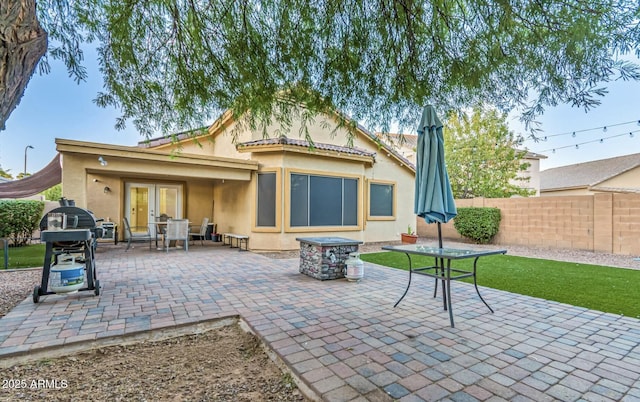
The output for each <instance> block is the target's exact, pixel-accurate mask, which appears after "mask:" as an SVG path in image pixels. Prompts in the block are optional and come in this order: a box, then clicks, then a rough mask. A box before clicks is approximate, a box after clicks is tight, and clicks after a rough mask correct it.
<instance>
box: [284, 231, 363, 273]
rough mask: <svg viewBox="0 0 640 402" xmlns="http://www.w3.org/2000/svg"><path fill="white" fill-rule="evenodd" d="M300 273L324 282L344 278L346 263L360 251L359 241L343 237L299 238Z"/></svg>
mask: <svg viewBox="0 0 640 402" xmlns="http://www.w3.org/2000/svg"><path fill="white" fill-rule="evenodd" d="M296 240H297V241H299V242H300V273H303V274H305V275H308V276H310V277H312V278H315V279H320V280H322V281H324V280H327V279H340V278H344V267H345V265H344V263H345V261H346V260H347V258H349V254H350V253H354V252H357V251H358V245H359V244H362V242H361V241H359V240H352V239H345V238H343V237H298V238H296Z"/></svg>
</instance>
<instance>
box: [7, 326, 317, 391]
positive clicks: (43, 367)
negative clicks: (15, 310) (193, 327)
mask: <svg viewBox="0 0 640 402" xmlns="http://www.w3.org/2000/svg"><path fill="white" fill-rule="evenodd" d="M0 380H1V381H2V384H1V389H0V401H16V400H25V401H36V400H37V401H41V400H47V401H86V400H94V401H107V400H108V401H160V400H162V401H308V399H306V398H305V397H304V396H302V395H301V393H300V391H299V390H298V389H297V388H296V386H295V383H294V382H293V380H292V379H291V377H290V376H289V375H287V374H283V373H282V371H280V369H279V368H278V366H277V365H276V364H275V363H274V362H273V361H271V359H269V357H268V356H267V354H266V353H265V352H264V350H263V349H262V347H261V344H260V342H259V340H258V339H257V338H256V337H255V336H253V335H251V334H248V333H246V332H245V331H243V330H242V329H241V328H240V327H239V326H238V325H230V326H226V327H222V328H218V329H212V330H209V331H207V332H204V333H201V334H196V335H185V336H180V337H176V338H172V339H167V340H162V341H155V342H150V341H149V342H142V343H137V344H132V345H126V346H124V345H117V346H109V347H103V348H99V349H95V350H91V351H87V352H80V353H76V354H73V355H70V356H67V357H62V358H56V359H44V360H39V361H37V362H31V363H26V364H20V365H17V366H13V367H10V368H6V369H0Z"/></svg>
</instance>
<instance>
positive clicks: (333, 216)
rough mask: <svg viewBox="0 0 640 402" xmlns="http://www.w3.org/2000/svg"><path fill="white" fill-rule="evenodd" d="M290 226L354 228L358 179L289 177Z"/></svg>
mask: <svg viewBox="0 0 640 402" xmlns="http://www.w3.org/2000/svg"><path fill="white" fill-rule="evenodd" d="M290 188H291V192H290V194H291V199H290V205H291V215H290V216H291V218H290V219H291V226H292V227H304V226H357V225H358V179H351V178H343V177H333V176H317V175H309V174H297V173H292V174H291V187H290Z"/></svg>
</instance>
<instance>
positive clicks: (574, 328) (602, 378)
mask: <svg viewBox="0 0 640 402" xmlns="http://www.w3.org/2000/svg"><path fill="white" fill-rule="evenodd" d="M298 264H299V261H298V259H284V260H282V259H280V260H275V259H270V258H268V257H266V256H263V255H260V254H256V253H247V252H243V253H239V252H238V251H237V249H230V248H228V247H222V246H216V247H212V246H208V247H195V246H194V247H193V248H190V249H189V252H188V253H179V252H176V253H172V255H171V259H167V258H166V255H165V254H164V253H156V252H149V251H148V250H147V249H146V248H145V247H137V248H135V249H133V250H130V251H129V252H128V253H123V252H122V249H121V247H116V246H113V247H102V248H100V249H99V252H98V253H97V274H98V277H99V279H100V283H101V285H102V286H103V288H102V291H101V294H100V296H99V297H95V296H93V295H92V294H88V293H87V292H80V293H78V294H75V295H73V294H72V295H66V296H64V295H52V296H46V297H44V298H43V300H42V301H41V302H40V303H39V304H34V303H33V302H32V301H31V297H29V298H27V299H25V301H23V302H22V303H21V304H20V305H18V306H17V307H16V308H15V309H14V310H13V311H11V312H10V313H9V314H7V315H6V316H5V317H3V318H2V319H0V361H2V365H9V364H11V362H14V361H16V359H18V358H19V357H21V356H25V355H27V354H29V355H36V354H37V353H38V352H43V353H45V352H51V351H53V350H55V349H52V348H58V347H67V348H70V349H71V348H82V347H85V346H86V347H90V346H97V345H99V344H101V343H113V342H114V340H116V339H117V337H120V336H122V335H133V334H140V333H145V332H146V331H150V330H159V329H170V328H177V327H180V326H182V325H186V324H196V323H200V322H205V321H210V320H218V319H223V318H225V317H229V316H240V318H241V319H242V320H243V321H244V322H245V323H246V324H247V325H248V327H250V328H251V330H252V331H254V332H255V333H256V334H257V335H258V336H259V337H260V338H261V339H262V340H263V342H264V343H265V345H266V346H267V347H268V348H269V349H271V350H272V351H273V352H275V354H276V355H277V356H278V358H279V359H281V360H282V361H283V362H284V363H285V364H286V365H287V367H288V368H289V370H290V371H291V373H292V374H293V376H294V378H297V380H298V381H299V382H301V383H302V384H303V386H302V387H301V388H302V389H303V390H304V389H307V391H309V392H310V393H311V394H310V395H308V396H309V397H311V398H312V399H318V400H320V399H321V400H327V401H351V400H394V399H395V400H402V401H420V400H426V401H429V400H441V399H448V400H471V401H472V400H503V399H506V400H534V401H543V400H562V401H570V400H578V399H581V400H599V401H607V400H616V401H617V400H627V401H632V400H633V401H636V400H640V346H639V345H640V320H636V319H632V318H627V317H620V316H616V315H613V314H605V313H601V312H598V311H592V310H587V309H584V308H579V307H574V306H570V305H565V304H560V303H556V302H550V301H546V300H541V299H535V298H531V297H527V296H521V295H517V294H511V293H507V292H503V291H497V290H492V289H486V288H485V289H482V294H483V297H485V299H486V300H487V301H488V302H489V303H490V304H491V306H492V307H493V308H494V310H495V314H490V313H489V312H488V311H487V309H486V307H485V306H484V304H482V303H481V302H480V301H479V300H478V298H477V295H476V292H475V290H474V288H473V286H472V285H469V284H465V283H460V282H456V283H455V284H454V285H453V286H452V287H453V294H454V297H455V299H456V302H455V305H454V308H455V312H456V328H451V327H450V326H449V320H448V315H447V312H445V311H442V309H441V308H440V303H439V299H436V300H434V299H432V298H431V295H432V292H433V282H432V280H431V279H429V278H425V277H418V278H417V279H416V280H415V283H414V284H413V286H412V287H411V290H410V291H409V293H408V295H407V297H406V300H405V302H404V303H403V304H401V305H400V306H398V308H395V309H394V308H393V304H394V303H395V301H396V300H397V298H398V297H399V295H400V293H401V292H402V290H403V289H404V287H405V285H406V279H407V278H406V275H407V273H406V272H403V271H399V270H393V269H390V268H385V267H380V266H375V265H372V264H368V263H367V264H366V266H365V278H364V279H363V280H362V281H361V282H359V283H353V282H347V281H346V280H333V281H317V280H314V279H312V278H310V277H308V276H306V275H302V274H300V273H299V272H298Z"/></svg>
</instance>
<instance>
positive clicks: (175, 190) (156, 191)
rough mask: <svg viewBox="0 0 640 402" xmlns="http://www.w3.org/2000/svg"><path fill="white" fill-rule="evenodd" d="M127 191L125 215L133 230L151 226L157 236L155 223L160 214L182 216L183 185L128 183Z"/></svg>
mask: <svg viewBox="0 0 640 402" xmlns="http://www.w3.org/2000/svg"><path fill="white" fill-rule="evenodd" d="M125 193H126V196H125V211H126V213H125V216H126V217H127V219H129V223H130V224H131V231H132V232H134V231H142V230H144V231H145V232H146V228H149V229H150V230H151V235H152V236H155V230H156V225H154V224H153V223H154V222H155V221H157V220H158V219H159V218H160V215H162V214H165V215H167V216H168V217H171V218H182V185H174V184H151V183H126V184H125ZM134 227H135V228H136V229H134Z"/></svg>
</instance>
